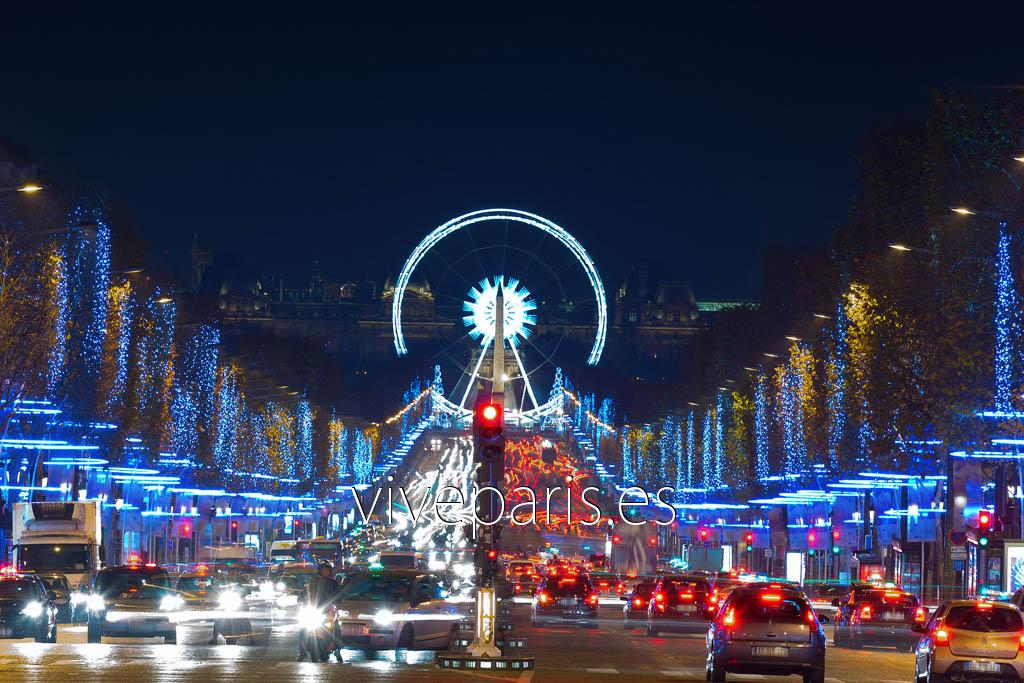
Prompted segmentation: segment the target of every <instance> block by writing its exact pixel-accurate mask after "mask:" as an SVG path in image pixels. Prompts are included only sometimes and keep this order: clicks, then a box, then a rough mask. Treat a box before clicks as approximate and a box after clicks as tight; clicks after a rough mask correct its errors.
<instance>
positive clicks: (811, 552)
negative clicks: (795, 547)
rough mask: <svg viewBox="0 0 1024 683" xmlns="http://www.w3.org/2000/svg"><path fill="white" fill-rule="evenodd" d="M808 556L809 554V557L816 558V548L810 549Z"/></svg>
mask: <svg viewBox="0 0 1024 683" xmlns="http://www.w3.org/2000/svg"><path fill="white" fill-rule="evenodd" d="M807 554H808V555H810V556H811V557H814V548H810V549H809V550H808V551H807Z"/></svg>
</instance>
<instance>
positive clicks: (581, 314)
mask: <svg viewBox="0 0 1024 683" xmlns="http://www.w3.org/2000/svg"><path fill="white" fill-rule="evenodd" d="M499 293H500V294H501V299H502V300H503V306H502V310H503V315H502V323H503V324H502V325H501V327H502V328H503V329H502V334H501V337H502V338H501V339H496V338H495V337H496V336H497V328H498V325H497V322H498V321H497V308H498V307H497V302H498V298H499ZM385 295H386V296H390V297H391V327H392V336H393V342H394V346H395V351H396V352H397V354H398V355H399V356H404V355H407V354H409V353H410V347H413V349H414V350H413V352H414V353H415V352H416V350H415V347H416V346H431V345H433V347H434V350H433V351H431V350H430V349H429V348H428V349H426V352H427V353H433V359H434V360H436V361H437V362H439V363H441V362H442V361H443V362H444V364H445V365H446V366H447V368H448V369H447V370H446V373H445V376H446V382H448V383H449V386H450V387H451V388H450V389H449V390H448V391H447V392H446V396H445V397H438V398H439V400H438V404H439V406H440V409H441V410H443V411H445V412H447V413H449V414H451V415H452V416H453V417H455V418H456V419H465V418H467V417H468V416H469V415H470V414H471V411H470V409H469V408H467V407H466V406H467V405H471V404H472V403H471V401H470V397H471V395H472V393H473V392H474V391H475V390H476V389H477V388H478V386H480V385H482V384H487V383H489V382H490V379H491V377H492V376H497V375H495V374H494V373H495V368H494V365H493V364H494V363H495V362H498V363H500V362H501V361H500V360H498V361H496V360H495V347H496V346H497V345H501V348H502V349H503V350H504V353H502V354H498V356H497V357H498V358H501V357H502V356H504V357H505V358H506V360H505V363H506V365H505V366H504V367H503V368H498V369H497V373H498V374H500V375H501V377H502V379H503V380H504V384H505V394H506V401H507V402H508V401H511V404H508V403H507V405H506V411H505V414H506V419H508V420H510V421H513V422H519V423H529V422H539V421H541V420H542V419H543V418H545V417H548V416H551V415H553V414H555V413H556V412H557V411H559V410H561V407H562V397H561V396H554V395H553V394H548V393H547V392H546V391H544V392H543V393H541V392H540V388H541V387H544V386H551V385H550V384H545V382H546V381H547V380H548V379H550V378H552V377H555V376H556V375H557V376H558V377H559V378H560V377H561V370H560V364H561V363H570V364H571V363H574V362H575V363H577V364H578V363H582V362H585V363H586V364H588V365H596V364H597V363H598V361H599V360H600V358H601V354H602V352H603V350H604V345H605V337H606V335H607V327H608V309H607V302H606V297H605V290H604V284H603V283H602V282H601V277H600V275H599V274H598V272H597V268H596V267H595V266H594V262H593V259H591V257H590V255H589V254H588V253H587V251H586V250H585V249H584V248H583V246H582V245H581V244H580V243H579V242H578V241H577V240H576V238H575V237H573V236H572V235H571V234H569V232H567V231H566V230H565V229H564V228H562V227H561V226H559V225H557V224H556V223H554V222H552V221H550V220H548V219H546V218H543V217H541V216H538V215H536V214H532V213H528V212H526V211H519V210H516V209H485V210H481V211H473V212H471V213H467V214H464V215H462V216H458V217H457V218H453V219H452V220H450V221H448V222H446V223H444V224H442V225H440V226H438V227H437V228H435V229H434V230H432V231H431V232H430V233H429V234H428V235H427V236H426V237H424V238H423V240H421V241H420V243H419V244H417V245H416V248H415V249H413V251H412V253H411V254H410V255H409V257H408V259H406V261H405V264H404V265H403V267H402V269H401V271H400V272H399V274H398V276H397V278H396V279H395V281H394V284H393V288H391V289H390V291H389V287H388V286H385ZM424 302H427V303H429V305H430V308H428V309H426V310H425V309H423V308H422V305H423V303H424ZM421 351H423V349H421ZM488 364H490V365H488ZM452 380H454V384H451V382H452Z"/></svg>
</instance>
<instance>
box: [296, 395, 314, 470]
mask: <svg viewBox="0 0 1024 683" xmlns="http://www.w3.org/2000/svg"><path fill="white" fill-rule="evenodd" d="M313 475H314V472H313V410H312V408H311V406H310V405H309V401H308V400H306V399H303V400H301V401H299V402H298V403H296V404H295V472H294V475H293V476H294V477H295V478H296V479H305V480H307V481H312V479H313Z"/></svg>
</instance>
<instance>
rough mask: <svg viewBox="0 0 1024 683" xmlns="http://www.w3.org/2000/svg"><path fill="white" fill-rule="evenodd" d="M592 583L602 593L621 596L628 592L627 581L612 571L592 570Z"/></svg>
mask: <svg viewBox="0 0 1024 683" xmlns="http://www.w3.org/2000/svg"><path fill="white" fill-rule="evenodd" d="M590 583H592V584H593V585H594V590H596V591H597V592H598V593H600V594H601V595H607V596H611V597H621V596H623V595H625V594H626V583H625V582H624V581H623V580H622V577H620V576H619V575H618V574H613V573H611V572H591V574H590Z"/></svg>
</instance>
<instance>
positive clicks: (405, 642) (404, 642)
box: [398, 624, 416, 650]
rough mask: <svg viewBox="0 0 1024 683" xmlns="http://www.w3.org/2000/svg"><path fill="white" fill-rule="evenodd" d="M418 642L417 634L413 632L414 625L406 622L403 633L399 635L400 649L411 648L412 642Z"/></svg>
mask: <svg viewBox="0 0 1024 683" xmlns="http://www.w3.org/2000/svg"><path fill="white" fill-rule="evenodd" d="M414 642H416V636H415V634H414V633H413V632H412V626H411V625H409V624H406V625H405V626H404V627H403V628H402V633H401V635H399V636H398V649H400V650H403V649H404V650H411V649H412V644H413V643H414Z"/></svg>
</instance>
